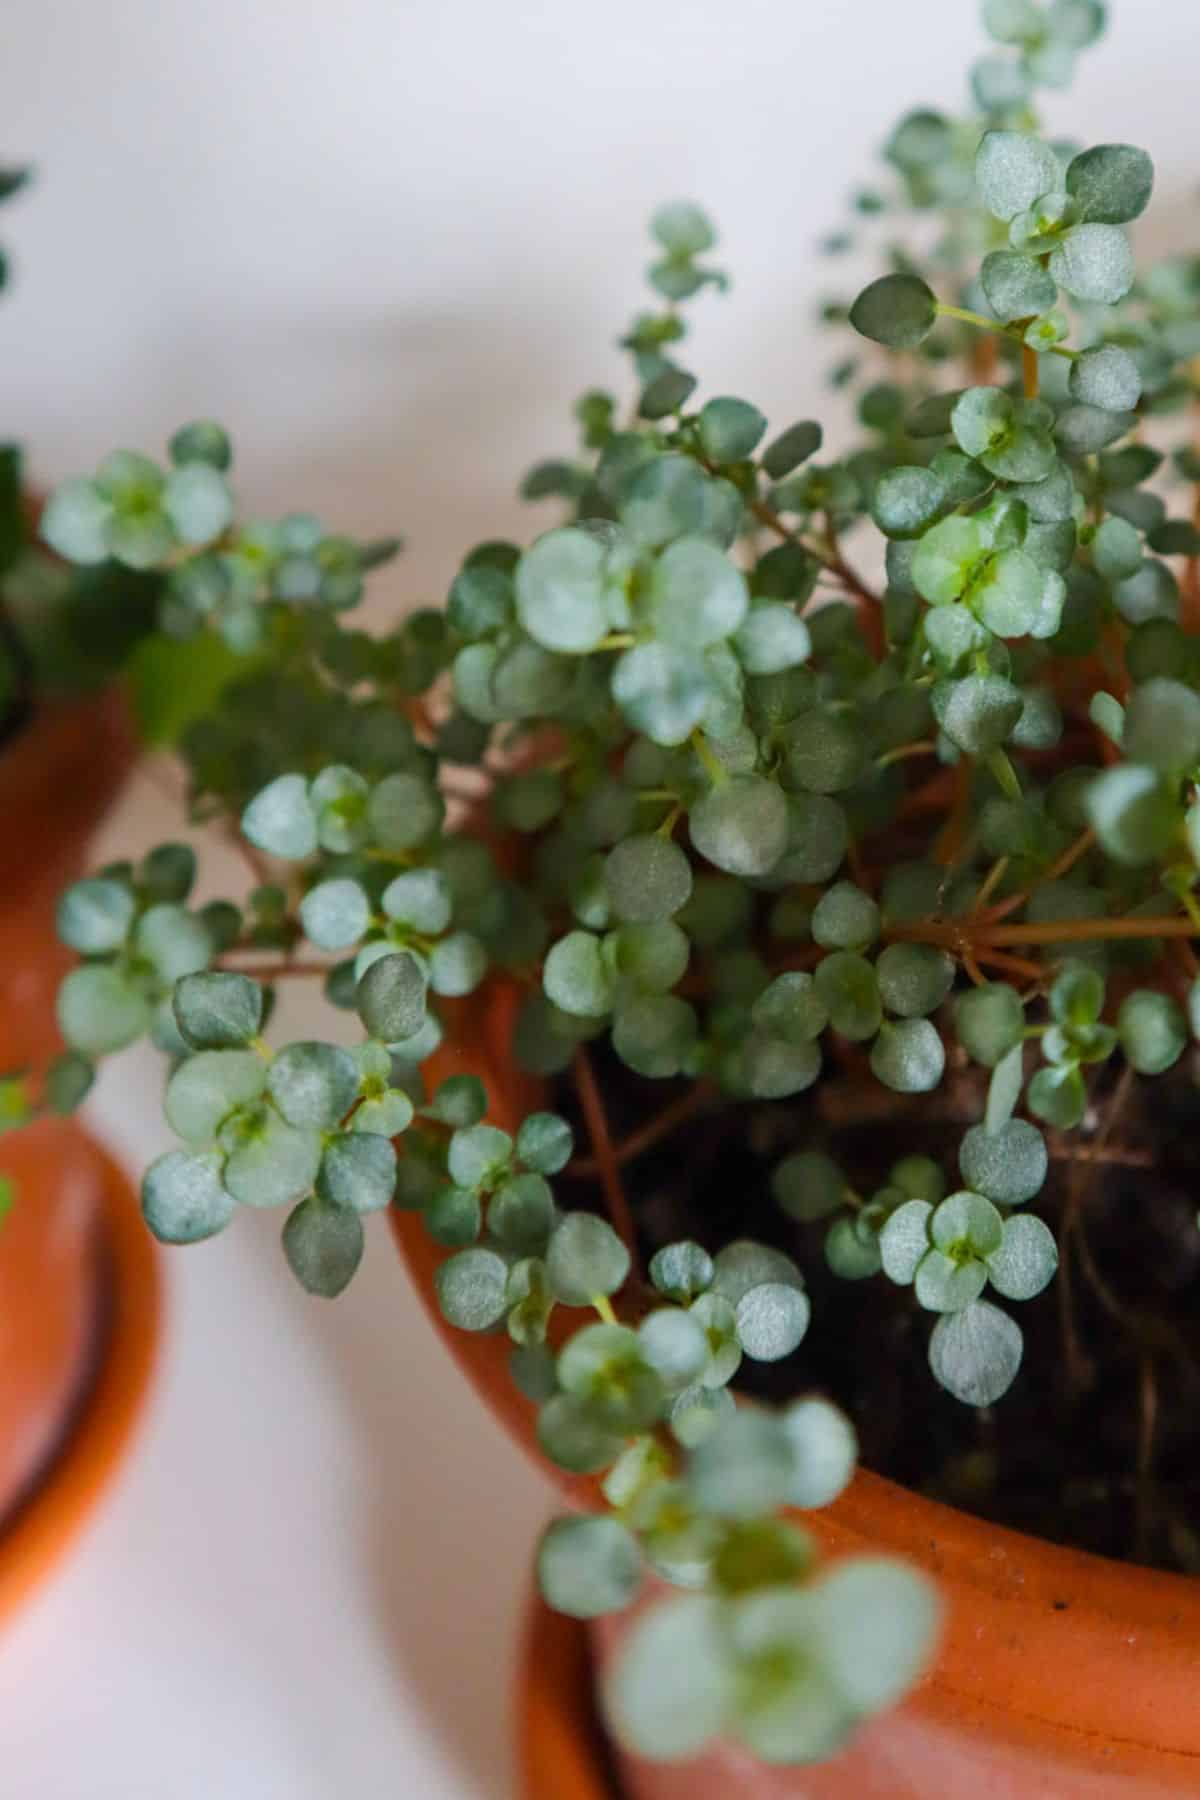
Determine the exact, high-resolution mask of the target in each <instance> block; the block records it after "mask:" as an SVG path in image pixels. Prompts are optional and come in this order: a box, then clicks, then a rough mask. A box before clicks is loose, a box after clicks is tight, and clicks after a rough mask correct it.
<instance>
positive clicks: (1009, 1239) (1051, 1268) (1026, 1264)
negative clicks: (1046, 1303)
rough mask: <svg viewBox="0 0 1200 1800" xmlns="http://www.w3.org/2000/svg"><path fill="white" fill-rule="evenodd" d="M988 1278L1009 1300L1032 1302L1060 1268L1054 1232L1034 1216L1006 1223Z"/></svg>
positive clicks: (1025, 1215) (1022, 1215) (1018, 1216)
mask: <svg viewBox="0 0 1200 1800" xmlns="http://www.w3.org/2000/svg"><path fill="white" fill-rule="evenodd" d="M987 1265H988V1279H989V1280H990V1281H991V1284H992V1286H993V1287H994V1288H995V1289H996V1292H997V1293H999V1294H1003V1295H1004V1296H1005V1298H1006V1299H1008V1300H1032V1299H1033V1297H1034V1295H1035V1294H1040V1293H1041V1291H1042V1289H1043V1288H1044V1287H1046V1286H1047V1284H1048V1283H1049V1282H1050V1281H1052V1280H1053V1278H1054V1272H1055V1270H1056V1269H1057V1268H1058V1245H1057V1243H1056V1242H1055V1239H1054V1233H1053V1232H1052V1231H1051V1230H1050V1227H1049V1226H1048V1225H1047V1224H1045V1222H1044V1221H1043V1220H1041V1219H1039V1218H1038V1217H1037V1216H1036V1214H1034V1213H1017V1214H1016V1215H1015V1216H1014V1217H1013V1218H1011V1219H1007V1220H1006V1221H1005V1224H1004V1236H1003V1238H1002V1239H1001V1242H1000V1245H999V1247H998V1248H997V1249H995V1250H993V1251H992V1253H991V1255H990V1256H989V1257H988V1259H987Z"/></svg>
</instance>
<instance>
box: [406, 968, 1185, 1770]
mask: <svg viewBox="0 0 1200 1800" xmlns="http://www.w3.org/2000/svg"><path fill="white" fill-rule="evenodd" d="M514 1006H515V997H514V995H513V994H512V992H511V991H509V990H506V989H504V988H502V987H500V988H495V989H493V990H492V991H491V992H490V993H489V994H487V995H486V997H484V998H481V999H478V1000H476V1001H475V1002H474V1003H466V1004H465V1005H461V1006H460V1009H459V1011H458V1012H457V1014H456V1016H455V1017H454V1019H453V1020H452V1023H451V1031H450V1034H449V1041H448V1043H447V1045H446V1046H445V1047H444V1048H443V1049H442V1050H441V1051H440V1052H439V1053H438V1055H437V1057H435V1058H434V1059H432V1062H431V1068H430V1071H429V1073H430V1075H431V1076H432V1078H433V1079H434V1080H440V1079H444V1077H445V1076H446V1075H448V1074H452V1073H466V1072H470V1073H475V1074H478V1075H479V1076H481V1078H482V1079H483V1081H484V1082H485V1084H486V1086H487V1088H488V1093H489V1099H490V1112H489V1117H490V1118H491V1119H493V1120H494V1121H495V1122H496V1123H498V1124H500V1125H502V1126H506V1127H511V1128H513V1129H515V1126H516V1123H517V1121H518V1119H519V1117H520V1114H521V1112H522V1111H523V1110H525V1108H526V1106H527V1104H528V1101H529V1099H530V1097H531V1093H532V1094H536V1089H532V1090H531V1086H530V1084H529V1083H528V1082H527V1081H526V1080H524V1078H522V1077H519V1076H518V1075H516V1074H515V1073H514V1071H513V1068H512V1055H511V1048H510V1045H511V1037H510V1028H511V1022H512V1016H513V1011H514ZM393 1217H394V1225H395V1230H396V1235H397V1237H398V1239H399V1242H400V1245H401V1248H402V1250H403V1252H404V1255H405V1259H406V1261H407V1262H408V1265H409V1268H410V1271H411V1273H412V1275H413V1278H414V1280H415V1282H416V1285H417V1288H418V1291H419V1293H420V1294H421V1297H422V1299H423V1300H424V1302H425V1304H426V1306H427V1308H428V1310H429V1313H430V1316H431V1317H432V1318H433V1319H434V1321H435V1323H436V1324H437V1326H438V1329H439V1330H440V1331H441V1333H442V1335H443V1337H444V1339H445V1341H446V1343H447V1344H448V1345H449V1347H450V1349H451V1350H452V1352H453V1354H454V1356H455V1357H456V1359H457V1361H458V1363H459V1365H460V1367H461V1368H462V1369H463V1371H464V1373H465V1374H466V1375H467V1377H468V1379H469V1380H470V1381H471V1382H472V1383H473V1384H474V1385H475V1386H476V1388H477V1389H478V1390H479V1392H480V1394H481V1396H482V1397H483V1399H484V1400H485V1403H486V1404H487V1405H488V1406H489V1407H490V1408H491V1409H492V1411H493V1412H494V1413H495V1414H497V1416H498V1417H499V1418H501V1419H502V1420H503V1422H504V1423H505V1425H506V1426H507V1427H508V1429H509V1430H510V1431H511V1432H512V1434H513V1436H514V1438H515V1439H516V1441H517V1442H518V1443H519V1444H520V1445H521V1446H522V1448H524V1449H525V1450H527V1451H528V1452H529V1453H530V1454H532V1455H535V1456H536V1455H537V1454H538V1452H537V1450H536V1446H535V1442H534V1436H533V1424H534V1408H533V1407H532V1405H530V1404H529V1403H528V1402H526V1401H525V1400H524V1399H523V1398H522V1397H521V1396H520V1395H519V1394H518V1393H517V1391H516V1389H515V1388H514V1387H513V1385H512V1383H511V1381H510V1379H509V1376H508V1372H507V1358H508V1344H507V1340H506V1339H505V1337H503V1336H502V1335H499V1334H497V1335H484V1336H472V1335H469V1334H467V1333H464V1332H460V1331H455V1330H453V1329H452V1328H451V1327H450V1326H448V1325H446V1324H445V1323H444V1322H443V1321H442V1319H441V1317H440V1314H439V1313H438V1311H437V1307H436V1302H435V1300H434V1297H433V1289H432V1280H433V1273H434V1270H435V1269H436V1267H437V1265H438V1263H439V1262H440V1261H441V1259H442V1257H443V1256H444V1255H445V1254H446V1253H445V1252H444V1251H441V1250H439V1249H438V1247H437V1246H436V1245H434V1244H432V1243H431V1242H430V1240H429V1238H428V1236H427V1235H426V1233H425V1230H424V1226H423V1224H422V1221H421V1220H420V1218H419V1217H417V1216H414V1215H412V1214H403V1213H401V1214H396V1215H394V1216H393ZM539 1461H541V1459H540V1458H539ZM542 1466H543V1467H545V1466H546V1465H545V1464H544V1462H542ZM555 1474H556V1477H557V1479H558V1480H559V1482H560V1486H561V1488H562V1491H563V1494H564V1497H565V1498H566V1499H567V1500H568V1501H569V1502H571V1503H572V1504H575V1505H580V1506H587V1505H591V1504H595V1493H596V1489H595V1483H594V1482H593V1481H592V1480H591V1479H589V1478H583V1477H570V1476H566V1475H560V1474H558V1472H557V1471H556V1472H555ZM803 1520H804V1523H805V1525H806V1527H807V1528H808V1529H809V1530H810V1531H812V1532H813V1533H814V1534H815V1536H816V1537H817V1538H818V1540H819V1541H820V1543H821V1544H822V1546H823V1548H824V1549H825V1550H826V1551H827V1552H828V1553H830V1554H833V1555H840V1554H845V1553H847V1552H851V1551H856V1550H863V1549H871V1550H876V1551H878V1550H885V1551H892V1552H895V1553H897V1554H898V1555H902V1556H905V1557H907V1558H908V1559H909V1560H910V1561H912V1562H914V1563H917V1564H919V1565H920V1566H921V1567H922V1568H924V1569H926V1570H928V1571H929V1573H930V1574H931V1575H933V1576H934V1577H935V1578H936V1579H937V1581H938V1583H939V1586H940V1588H941V1590H942V1594H943V1596H944V1598H945V1601H946V1605H947V1627H946V1632H945V1636H944V1641H943V1645H942V1649H941V1652H940V1655H939V1657H938V1660H937V1663H936V1665H935V1667H934V1668H933V1669H932V1671H931V1672H930V1674H929V1675H928V1676H927V1677H926V1678H925V1680H924V1681H923V1682H922V1684H921V1685H920V1687H919V1688H918V1690H917V1691H916V1692H915V1693H914V1694H913V1695H912V1696H911V1697H910V1698H909V1699H908V1701H907V1702H906V1703H905V1704H904V1705H903V1706H902V1707H900V1708H898V1709H897V1710H896V1711H894V1712H893V1713H891V1714H889V1715H887V1716H886V1717H885V1718H882V1719H880V1720H877V1721H875V1722H874V1723H873V1724H872V1725H870V1726H869V1727H867V1728H866V1729H865V1730H864V1731H863V1732H862V1733H861V1734H860V1736H859V1737H858V1739H857V1740H856V1741H855V1743H854V1744H853V1745H852V1747H851V1748H850V1749H849V1750H848V1751H847V1752H846V1753H845V1754H844V1755H843V1756H841V1757H840V1758H839V1759H837V1761H835V1762H834V1763H831V1764H829V1765H826V1766H824V1767H820V1768H806V1769H783V1770H772V1769H767V1768H764V1767H763V1766H762V1765H761V1764H758V1763H754V1762H750V1761H748V1760H747V1759H745V1758H744V1757H742V1756H740V1755H739V1754H738V1753H737V1752H736V1751H735V1750H733V1749H731V1748H727V1747H723V1746H722V1747H718V1748H717V1749H715V1750H713V1751H712V1752H710V1753H708V1754H706V1755H705V1756H704V1757H702V1758H700V1759H698V1760H696V1761H693V1762H691V1763H688V1764H686V1765H679V1766H677V1767H674V1768H667V1767H661V1766H651V1765H645V1764H639V1763H636V1762H634V1761H631V1760H630V1759H624V1760H623V1761H622V1764H621V1776H622V1781H623V1783H624V1786H625V1788H626V1791H627V1793H628V1795H629V1796H630V1800H709V1797H710V1796H718V1795H719V1796H722V1800H724V1797H725V1796H727V1795H729V1794H731V1793H735V1792H736V1793H744V1794H747V1795H753V1796H755V1797H756V1800H777V1797H778V1800H783V1797H784V1796H788V1797H789V1800H800V1797H801V1796H803V1797H804V1800H841V1797H843V1796H844V1797H845V1800H851V1797H853V1800H885V1797H886V1800H910V1797H911V1800H917V1797H918V1796H920V1800H929V1797H930V1796H933V1795H943V1794H945V1795H959V1794H962V1795H967V1794H969V1795H970V1796H971V1797H972V1800H1092V1797H1093V1796H1095V1797H1096V1800H1101V1797H1107V1796H1112V1795H1120V1796H1122V1800H1165V1796H1168V1795H1178V1794H1193V1795H1195V1794H1200V1704H1198V1703H1197V1699H1196V1696H1197V1693H1200V1584H1198V1583H1196V1582H1194V1581H1190V1580H1188V1579H1186V1578H1184V1577H1181V1576H1173V1575H1164V1574H1159V1573H1156V1572H1154V1571H1150V1570H1145V1569H1138V1568H1134V1567H1132V1566H1130V1565H1128V1564H1123V1563H1118V1562H1110V1561H1108V1560H1106V1559H1104V1558H1101V1557H1095V1556H1090V1555H1086V1554H1084V1553H1083V1552H1080V1551H1074V1550H1068V1549H1062V1548H1059V1547H1058V1546H1056V1545H1053V1544H1048V1543H1043V1542H1041V1541H1040V1540H1038V1539H1036V1538H1032V1537H1026V1536H1024V1535H1023V1534H1021V1533H1018V1532H1014V1531H1006V1530H1004V1529H1002V1528H1000V1527H997V1526H994V1525H990V1524H987V1523H985V1522H983V1521H981V1520H978V1519H974V1518H972V1517H970V1516H969V1515H968V1514H966V1513H961V1512H958V1511H956V1510H954V1509H953V1508H951V1507H948V1506H943V1505H940V1504H938V1503H937V1502H934V1501H930V1500H924V1499H921V1498H920V1497H918V1496H917V1495H915V1494H911V1493H909V1492H908V1491H907V1490H905V1489H903V1488H901V1487H898V1486H896V1484H895V1483H893V1482H890V1481H885V1480H883V1479H882V1478H881V1477H879V1476H877V1475H872V1474H870V1473H869V1472H867V1471H862V1472H860V1474H859V1475H858V1476H857V1478H856V1479H855V1481H854V1483H853V1484H852V1486H851V1488H850V1489H849V1491H848V1492H847V1493H846V1494H844V1495H843V1496H842V1498H841V1499H840V1500H838V1501H837V1503H836V1504H835V1505H834V1506H832V1507H829V1508H827V1509H825V1510H824V1511H823V1512H820V1513H815V1514H814V1513H808V1514H804V1515H803ZM625 1629H627V1625H626V1624H625V1622H624V1621H622V1620H620V1619H617V1620H614V1621H607V1622H606V1623H605V1626H604V1628H603V1629H602V1630H599V1629H597V1630H595V1631H594V1632H593V1637H594V1640H595V1642H596V1645H597V1650H598V1656H599V1659H600V1661H601V1663H603V1662H604V1661H605V1660H607V1659H608V1658H609V1657H610V1656H611V1654H612V1652H613V1649H614V1648H615V1646H616V1644H617V1643H618V1642H619V1640H620V1637H621V1635H622V1633H623V1631H624V1630H625ZM584 1792H586V1790H584ZM537 1800H542V1796H541V1795H538V1796H537Z"/></svg>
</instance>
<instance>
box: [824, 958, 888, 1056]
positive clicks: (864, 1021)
mask: <svg viewBox="0 0 1200 1800" xmlns="http://www.w3.org/2000/svg"><path fill="white" fill-rule="evenodd" d="M813 979H814V982H815V984H816V990H817V996H818V998H819V999H820V1001H821V1003H822V1005H823V1006H824V1007H825V1010H826V1011H827V1013H828V1014H829V1022H830V1024H831V1025H832V1026H833V1029H834V1030H835V1031H837V1032H840V1033H841V1035H842V1036H843V1037H848V1038H851V1039H853V1040H854V1041H855V1042H861V1041H862V1040H863V1039H864V1038H869V1037H874V1035H875V1033H876V1032H877V1031H878V1030H879V1027H880V1024H881V1023H882V1020H883V1003H882V1001H881V1000H880V997H879V982H878V979H877V977H876V974H875V970H874V968H873V967H872V965H871V964H870V963H869V962H868V961H867V960H866V958H865V957H863V956H858V955H856V954H855V953H854V952H853V951H850V950H834V951H832V952H831V953H830V954H829V955H828V956H826V957H825V958H824V960H823V961H822V962H820V963H818V965H817V969H816V973H815V975H814V977H813Z"/></svg>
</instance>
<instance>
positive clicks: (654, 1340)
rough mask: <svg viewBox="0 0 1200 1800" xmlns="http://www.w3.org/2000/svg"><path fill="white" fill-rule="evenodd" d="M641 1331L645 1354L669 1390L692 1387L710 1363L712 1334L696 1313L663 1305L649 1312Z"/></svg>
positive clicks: (643, 1321)
mask: <svg viewBox="0 0 1200 1800" xmlns="http://www.w3.org/2000/svg"><path fill="white" fill-rule="evenodd" d="M637 1335H638V1341H639V1343H640V1344H641V1350H642V1355H643V1356H644V1357H645V1359H646V1361H647V1362H648V1363H649V1365H650V1367H651V1368H652V1369H653V1370H654V1372H655V1374H656V1375H657V1376H658V1378H659V1380H660V1381H661V1382H662V1384H663V1386H664V1387H665V1388H666V1390H667V1392H668V1393H678V1392H680V1390H681V1389H683V1388H686V1387H690V1386H691V1385H692V1383H693V1382H695V1381H698V1380H699V1379H700V1377H701V1375H702V1374H703V1372H704V1370H705V1369H706V1368H707V1367H708V1363H709V1354H710V1352H709V1343H708V1338H707V1336H706V1334H705V1331H704V1327H703V1325H702V1324H701V1322H700V1320H699V1319H697V1318H696V1316H695V1314H694V1313H690V1312H683V1311H681V1310H680V1308H678V1307H676V1306H664V1307H660V1308H658V1310H657V1311H655V1312H652V1313H648V1314H647V1315H646V1317H645V1318H644V1319H643V1320H642V1322H641V1324H640V1325H639V1326H638V1331H637Z"/></svg>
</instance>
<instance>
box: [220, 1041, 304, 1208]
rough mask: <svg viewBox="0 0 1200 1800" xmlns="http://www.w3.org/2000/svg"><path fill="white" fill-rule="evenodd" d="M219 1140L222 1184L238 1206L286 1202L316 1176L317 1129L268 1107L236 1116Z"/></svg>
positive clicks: (299, 1195)
mask: <svg viewBox="0 0 1200 1800" xmlns="http://www.w3.org/2000/svg"><path fill="white" fill-rule="evenodd" d="M202 1054H208V1053H207V1052H202ZM212 1054H214V1055H215V1054H218V1053H217V1052H212ZM221 1054H224V1055H226V1056H231V1055H236V1054H237V1053H236V1052H235V1051H225V1052H222V1053H221ZM222 1145H223V1146H224V1147H228V1148H229V1155H228V1157H227V1158H226V1161H225V1175H224V1180H225V1186H226V1187H227V1188H228V1189H229V1191H230V1193H231V1194H232V1195H233V1197H234V1199H235V1200H236V1201H238V1203H239V1204H240V1205H242V1206H263V1207H265V1206H284V1205H286V1204H287V1203H288V1202H290V1201H292V1200H299V1199H300V1198H301V1197H302V1196H303V1195H304V1194H306V1193H307V1192H308V1190H309V1189H310V1188H311V1187H312V1185H313V1183H314V1181H315V1180H316V1179H317V1170H318V1168H319V1167H320V1163H321V1136H320V1133H319V1132H317V1131H313V1130H308V1129H302V1128H300V1127H298V1126H295V1125H288V1124H287V1123H286V1122H285V1121H284V1120H283V1119H281V1118H280V1117H279V1115H278V1114H277V1113H276V1112H274V1111H273V1110H272V1109H271V1108H270V1107H267V1106H264V1107H260V1108H258V1109H256V1110H255V1112H253V1113H252V1114H250V1115H248V1116H246V1117H243V1116H240V1115H239V1116H237V1117H235V1118H234V1119H233V1120H232V1121H230V1123H229V1124H227V1126H226V1127H225V1129H224V1131H223V1132H222Z"/></svg>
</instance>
